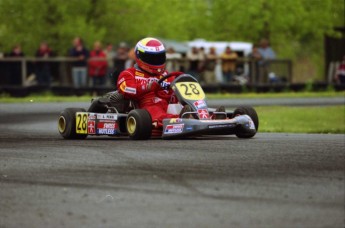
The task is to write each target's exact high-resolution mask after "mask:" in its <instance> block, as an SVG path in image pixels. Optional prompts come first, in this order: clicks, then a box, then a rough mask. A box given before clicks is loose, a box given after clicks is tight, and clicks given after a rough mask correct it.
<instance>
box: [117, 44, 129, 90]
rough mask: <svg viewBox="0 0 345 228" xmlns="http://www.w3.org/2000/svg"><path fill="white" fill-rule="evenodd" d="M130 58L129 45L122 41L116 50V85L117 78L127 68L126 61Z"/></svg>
mask: <svg viewBox="0 0 345 228" xmlns="http://www.w3.org/2000/svg"><path fill="white" fill-rule="evenodd" d="M127 60H128V47H127V44H126V43H125V42H121V43H120V45H119V47H118V48H117V50H116V56H115V65H114V67H115V72H114V75H113V76H114V78H113V80H114V84H115V85H116V82H117V78H118V77H119V75H120V73H121V72H122V71H123V70H124V69H125V65H126V61H127Z"/></svg>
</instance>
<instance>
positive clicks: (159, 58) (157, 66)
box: [135, 37, 166, 75]
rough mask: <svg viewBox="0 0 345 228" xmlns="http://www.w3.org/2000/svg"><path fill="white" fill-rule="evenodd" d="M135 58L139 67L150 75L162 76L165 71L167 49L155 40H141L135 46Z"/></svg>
mask: <svg viewBox="0 0 345 228" xmlns="http://www.w3.org/2000/svg"><path fill="white" fill-rule="evenodd" d="M135 57H136V58H135V60H136V63H137V64H138V66H139V67H140V68H141V69H143V70H144V71H146V72H148V73H150V74H154V75H161V74H162V73H163V72H164V70H165V61H166V56H165V48H164V45H163V43H162V42H160V41H159V40H157V39H155V38H150V37H149V38H145V39H142V40H140V41H139V42H138V43H137V45H136V46H135Z"/></svg>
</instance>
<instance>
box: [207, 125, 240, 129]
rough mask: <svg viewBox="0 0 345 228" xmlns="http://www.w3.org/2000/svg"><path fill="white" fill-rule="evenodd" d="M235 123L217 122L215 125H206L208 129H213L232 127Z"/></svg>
mask: <svg viewBox="0 0 345 228" xmlns="http://www.w3.org/2000/svg"><path fill="white" fill-rule="evenodd" d="M234 126H235V124H217V125H210V126H208V128H209V129H214V128H227V127H234Z"/></svg>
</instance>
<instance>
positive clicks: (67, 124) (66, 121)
mask: <svg viewBox="0 0 345 228" xmlns="http://www.w3.org/2000/svg"><path fill="white" fill-rule="evenodd" d="M77 112H85V109H83V108H66V109H65V110H63V111H62V112H61V113H60V116H59V120H58V130H59V133H60V135H62V137H64V138H65V139H85V138H86V137H87V134H77V132H76V116H75V114H76V113H77Z"/></svg>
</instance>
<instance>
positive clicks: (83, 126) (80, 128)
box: [75, 112, 87, 134]
mask: <svg viewBox="0 0 345 228" xmlns="http://www.w3.org/2000/svg"><path fill="white" fill-rule="evenodd" d="M76 115H77V116H76V117H77V118H76V126H75V127H76V133H77V134H87V113H84V112H77V113H76Z"/></svg>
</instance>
